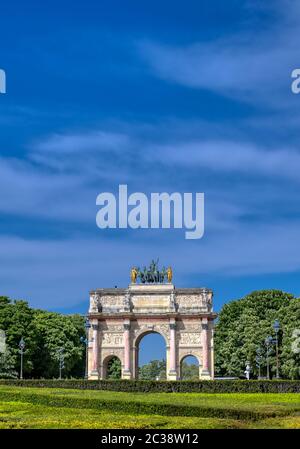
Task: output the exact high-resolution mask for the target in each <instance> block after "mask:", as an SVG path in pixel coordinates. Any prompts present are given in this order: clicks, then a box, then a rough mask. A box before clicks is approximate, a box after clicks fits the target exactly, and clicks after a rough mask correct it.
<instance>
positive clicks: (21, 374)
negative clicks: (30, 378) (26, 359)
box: [19, 337, 25, 379]
mask: <svg viewBox="0 0 300 449" xmlns="http://www.w3.org/2000/svg"><path fill="white" fill-rule="evenodd" d="M19 348H20V355H21V367H20V379H23V355H24V349H25V341H24V338H23V337H22V338H21V340H20V342H19Z"/></svg>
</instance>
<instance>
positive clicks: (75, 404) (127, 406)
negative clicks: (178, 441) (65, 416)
mask: <svg viewBox="0 0 300 449" xmlns="http://www.w3.org/2000/svg"><path fill="white" fill-rule="evenodd" d="M0 399H1V401H14V402H17V401H22V402H26V403H28V402H29V403H31V404H34V405H43V406H47V407H69V408H80V409H94V410H95V409H96V410H101V411H103V410H106V411H110V412H113V413H116V412H117V413H118V414H125V415H127V414H134V415H136V414H142V415H161V416H189V417H201V418H223V419H239V420H254V421H255V420H259V419H264V418H271V417H276V416H288V415H289V414H291V413H292V410H281V411H277V412H275V411H255V410H245V409H244V410H243V409H238V408H234V407H232V408H230V407H222V408H221V407H206V406H196V405H187V404H184V403H182V404H180V405H179V404H168V403H161V402H155V401H153V402H148V401H147V402H146V401H145V402H143V401H124V400H116V399H102V398H77V397H76V398H74V397H72V396H68V395H57V396H56V395H51V394H49V393H48V394H34V393H32V392H30V393H25V390H24V393H20V392H18V391H9V392H7V391H1V392H0Z"/></svg>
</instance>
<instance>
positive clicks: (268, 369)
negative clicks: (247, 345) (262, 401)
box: [265, 337, 273, 379]
mask: <svg viewBox="0 0 300 449" xmlns="http://www.w3.org/2000/svg"><path fill="white" fill-rule="evenodd" d="M272 343H273V338H272V337H267V338H266V339H265V344H266V347H267V379H270V360H269V355H270V347H271V345H272Z"/></svg>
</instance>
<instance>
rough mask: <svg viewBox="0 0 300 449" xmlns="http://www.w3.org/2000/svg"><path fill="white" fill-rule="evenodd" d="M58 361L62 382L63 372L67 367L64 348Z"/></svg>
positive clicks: (61, 349) (59, 354)
mask: <svg viewBox="0 0 300 449" xmlns="http://www.w3.org/2000/svg"><path fill="white" fill-rule="evenodd" d="M58 361H59V380H61V378H62V370H63V369H64V367H65V356H64V348H60V349H59V350H58Z"/></svg>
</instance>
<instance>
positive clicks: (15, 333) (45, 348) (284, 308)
mask: <svg viewBox="0 0 300 449" xmlns="http://www.w3.org/2000/svg"><path fill="white" fill-rule="evenodd" d="M275 320H279V323H280V330H279V332H278V355H279V371H280V376H281V377H282V378H286V379H299V378H300V299H299V298H296V297H295V296H293V295H292V294H290V293H285V292H282V291H280V290H260V291H254V292H252V293H250V294H249V295H246V296H245V297H244V298H242V299H238V300H233V301H230V302H228V303H226V304H224V306H223V307H222V309H221V311H220V313H219V316H218V319H217V322H216V326H215V333H214V347H215V374H216V376H234V377H241V376H243V375H244V371H245V364H246V361H248V362H249V363H250V366H251V377H254V378H255V377H258V375H259V372H260V374H261V376H265V375H266V369H267V363H269V366H270V375H271V377H274V376H275V373H276V350H275V349H276V348H275V344H272V345H271V348H268V349H269V352H268V354H267V347H266V344H265V340H266V338H267V337H268V336H271V337H273V338H274V337H275V335H274V329H273V323H274V321H275ZM1 330H2V331H4V333H5V336H6V341H5V343H6V345H5V347H6V350H5V351H4V352H3V351H1V345H0V377H17V376H18V373H19V372H20V353H19V341H20V339H21V337H23V338H24V340H25V345H26V346H25V353H24V377H25V378H56V377H58V374H59V351H60V349H61V348H63V351H64V370H63V376H64V377H68V378H70V377H74V378H76V377H83V375H84V369H85V345H84V344H83V343H82V341H81V339H82V338H84V337H85V328H84V317H82V316H81V315H79V314H73V315H63V314H60V313H56V312H48V311H44V310H40V309H33V308H31V307H29V305H28V303H27V302H26V301H23V300H11V299H9V298H8V297H6V296H1V297H0V331H1ZM0 340H1V334H0ZM2 340H3V337H2ZM0 344H1V341H0ZM258 350H259V351H258ZM258 354H259V358H258ZM110 371H111V372H110V377H112V378H116V377H119V375H120V372H121V366H119V364H118V362H114V363H112V367H111V369H110ZM183 372H184V378H186V379H187V378H192V379H195V378H197V374H198V367H196V366H192V367H190V366H189V365H187V366H184V367H183ZM139 375H140V378H142V379H157V378H160V379H164V378H165V361H157V360H156V361H155V360H153V361H151V362H150V363H149V364H147V365H144V366H143V367H140V370H139Z"/></svg>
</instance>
